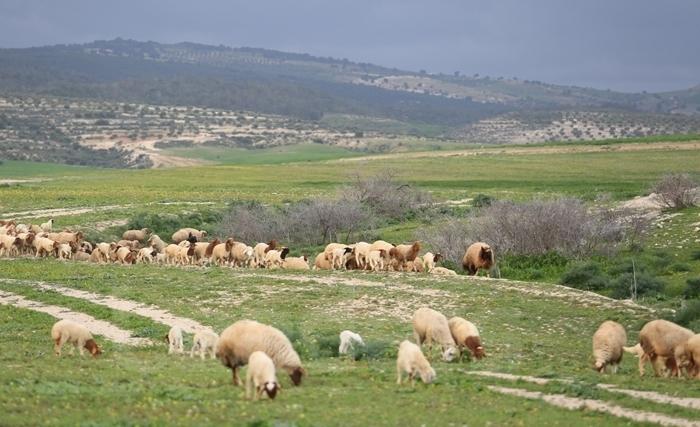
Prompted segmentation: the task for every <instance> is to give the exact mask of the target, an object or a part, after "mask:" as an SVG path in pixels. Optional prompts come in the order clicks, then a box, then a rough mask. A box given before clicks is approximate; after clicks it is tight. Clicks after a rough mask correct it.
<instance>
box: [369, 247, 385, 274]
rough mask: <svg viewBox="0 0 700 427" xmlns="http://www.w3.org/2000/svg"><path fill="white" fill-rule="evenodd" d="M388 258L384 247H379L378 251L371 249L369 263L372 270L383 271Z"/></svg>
mask: <svg viewBox="0 0 700 427" xmlns="http://www.w3.org/2000/svg"><path fill="white" fill-rule="evenodd" d="M385 259H386V251H385V250H384V249H379V250H377V251H369V254H368V255H367V263H368V265H369V268H370V270H372V271H381V270H384V267H385V265H384V260H385Z"/></svg>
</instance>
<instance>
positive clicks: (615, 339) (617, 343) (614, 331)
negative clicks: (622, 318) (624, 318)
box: [593, 320, 627, 374]
mask: <svg viewBox="0 0 700 427" xmlns="http://www.w3.org/2000/svg"><path fill="white" fill-rule="evenodd" d="M626 343H627V333H626V332H625V328H624V327H623V326H622V325H620V324H619V323H617V322H613V321H612V320H606V321H605V322H603V323H602V324H601V325H600V327H598V330H597V331H596V332H595V334H593V358H594V359H595V365H594V366H595V369H596V370H597V371H598V372H600V373H603V372H605V370H606V368H607V367H608V366H610V368H611V370H612V373H613V374H614V373H616V372H617V367H618V365H619V364H620V361H621V360H622V354H623V350H622V347H624V345H625V344H626Z"/></svg>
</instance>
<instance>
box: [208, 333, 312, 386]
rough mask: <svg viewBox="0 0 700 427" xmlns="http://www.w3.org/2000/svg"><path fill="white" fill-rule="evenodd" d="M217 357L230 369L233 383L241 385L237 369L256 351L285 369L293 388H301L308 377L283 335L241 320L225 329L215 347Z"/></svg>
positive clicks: (297, 356)
mask: <svg viewBox="0 0 700 427" xmlns="http://www.w3.org/2000/svg"><path fill="white" fill-rule="evenodd" d="M216 348H217V350H216V357H217V358H218V359H219V360H220V361H221V363H222V364H223V365H224V366H226V367H228V368H229V369H231V371H232V374H233V383H234V384H235V385H240V380H239V379H238V368H239V367H240V366H243V365H245V364H247V363H248V358H249V357H250V355H251V354H252V353H253V352H254V351H258V350H259V351H262V352H265V353H266V354H267V355H268V356H270V357H271V358H272V360H273V361H274V363H275V366H277V367H278V368H280V369H284V370H285V371H286V372H287V373H288V374H289V376H290V378H291V379H292V382H293V383H294V385H299V384H301V379H302V377H303V376H304V375H305V374H306V371H305V370H304V368H303V366H302V365H301V359H299V355H298V354H297V352H296V351H294V347H292V343H291V342H290V341H289V338H287V337H286V336H285V335H284V334H283V333H282V331H280V330H279V329H276V328H274V327H272V326H268V325H264V324H262V323H258V322H256V321H254V320H239V321H238V322H236V323H234V324H233V325H231V326H229V327H228V328H226V329H225V330H224V331H223V332H222V333H221V336H220V338H219V343H218V344H217V346H216Z"/></svg>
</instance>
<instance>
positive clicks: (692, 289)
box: [683, 277, 700, 299]
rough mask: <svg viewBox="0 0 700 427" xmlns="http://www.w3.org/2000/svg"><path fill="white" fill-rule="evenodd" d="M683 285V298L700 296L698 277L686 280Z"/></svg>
mask: <svg viewBox="0 0 700 427" xmlns="http://www.w3.org/2000/svg"><path fill="white" fill-rule="evenodd" d="M685 285H686V286H685V290H683V297H684V298H685V299H695V298H698V297H700V277H695V278H693V279H688V280H686V281H685Z"/></svg>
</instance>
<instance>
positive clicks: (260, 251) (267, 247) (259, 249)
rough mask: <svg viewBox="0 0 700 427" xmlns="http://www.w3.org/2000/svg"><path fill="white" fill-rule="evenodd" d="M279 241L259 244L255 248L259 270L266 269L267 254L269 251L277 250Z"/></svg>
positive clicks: (256, 263) (256, 264)
mask: <svg viewBox="0 0 700 427" xmlns="http://www.w3.org/2000/svg"><path fill="white" fill-rule="evenodd" d="M277 244H278V243H277V240H274V239H273V240H270V241H269V242H267V243H258V244H257V245H255V247H253V252H254V253H253V256H254V257H255V266H256V267H258V268H264V267H265V254H266V253H267V252H268V251H271V250H273V249H277Z"/></svg>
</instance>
